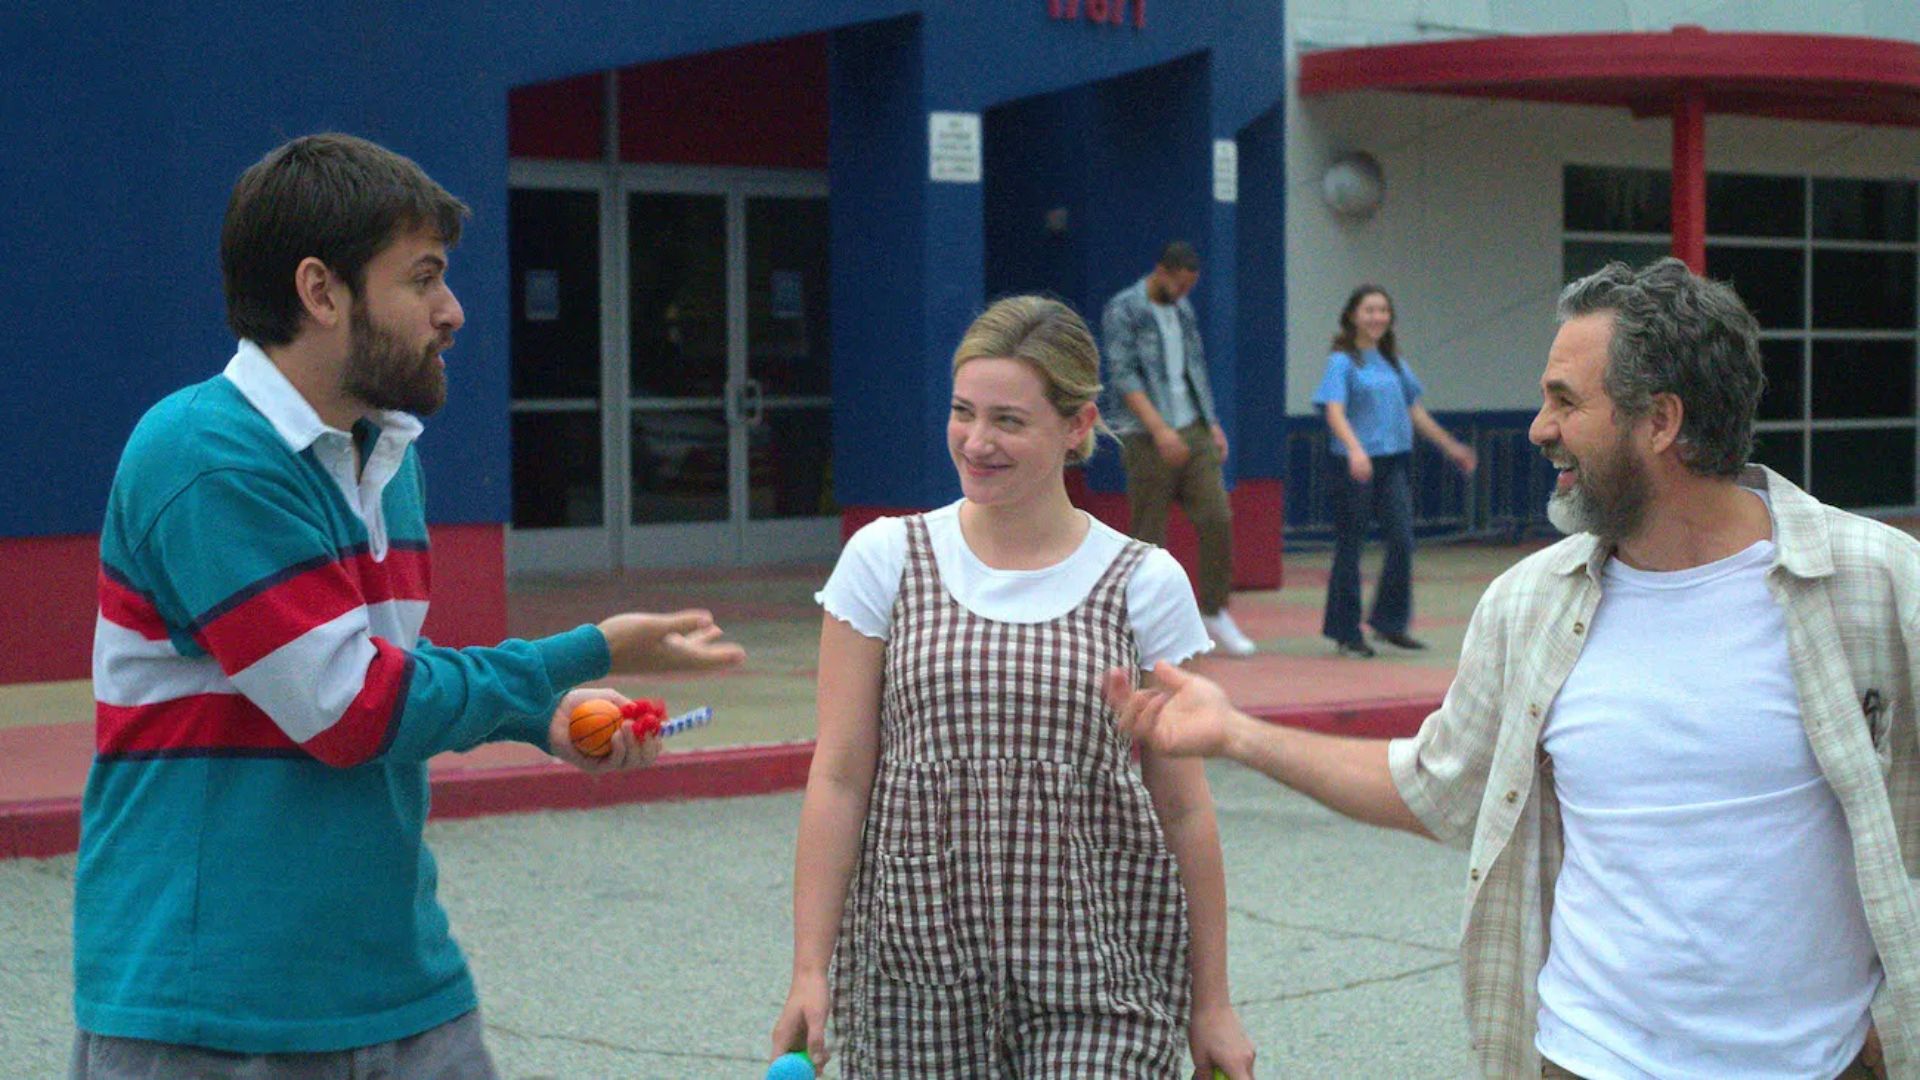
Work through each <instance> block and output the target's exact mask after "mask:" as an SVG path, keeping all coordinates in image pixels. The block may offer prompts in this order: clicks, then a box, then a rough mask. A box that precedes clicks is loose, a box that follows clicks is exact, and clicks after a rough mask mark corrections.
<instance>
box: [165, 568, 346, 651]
mask: <svg viewBox="0 0 1920 1080" xmlns="http://www.w3.org/2000/svg"><path fill="white" fill-rule="evenodd" d="M351 558H352V557H351V556H349V559H351ZM364 606H366V598H365V597H364V596H362V595H361V592H360V575H359V574H358V572H357V568H355V567H353V566H352V565H351V563H350V562H332V563H328V564H326V565H325V566H318V567H315V568H313V569H312V570H308V571H306V572H305V573H302V574H296V575H294V576H293V577H290V578H288V579H287V580H285V581H282V582H279V583H278V584H275V585H273V586H271V587H269V588H267V589H264V590H262V591H261V592H260V593H258V594H256V595H254V596H250V597H248V598H247V599H246V600H244V601H242V602H240V603H239V604H237V605H235V606H234V607H233V608H231V609H230V610H228V611H225V612H222V613H221V614H220V616H219V617H218V618H216V619H214V620H213V621H212V622H209V623H207V624H205V625H204V626H202V627H201V628H200V632H199V634H198V637H199V640H200V644H201V646H202V647H203V648H205V649H206V650H207V651H208V652H209V653H212V654H213V657H214V659H216V660H218V661H220V669H221V670H222V671H225V672H226V673H227V674H228V675H233V674H235V673H237V672H241V671H245V670H246V669H247V668H249V667H252V666H253V665H254V664H255V663H256V662H258V661H259V660H260V659H261V658H262V657H264V656H267V655H268V654H270V653H272V652H273V651H274V650H276V649H278V648H280V647H281V646H283V645H285V644H287V643H288V642H290V641H293V640H295V639H297V638H299V637H300V636H301V635H302V634H305V633H307V632H308V631H310V630H312V629H313V628H314V627H316V626H322V625H324V624H326V623H330V622H332V621H333V620H335V619H337V618H339V617H340V616H342V615H345V614H346V613H348V612H350V611H353V610H354V609H356V608H360V607H364Z"/></svg>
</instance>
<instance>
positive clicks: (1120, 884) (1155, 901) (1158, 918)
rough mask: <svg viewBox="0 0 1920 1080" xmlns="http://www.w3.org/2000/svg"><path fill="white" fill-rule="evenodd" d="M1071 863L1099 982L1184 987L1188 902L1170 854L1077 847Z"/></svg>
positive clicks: (1114, 848) (1116, 985) (1145, 850)
mask: <svg viewBox="0 0 1920 1080" xmlns="http://www.w3.org/2000/svg"><path fill="white" fill-rule="evenodd" d="M1075 862H1076V863H1077V864H1078V868H1079V871H1080V874H1079V876H1080V879H1081V880H1080V888H1081V890H1082V895H1083V896H1084V897H1086V900H1087V903H1086V911H1087V913H1088V915H1089V917H1090V918H1089V925H1087V926H1086V927H1085V930H1086V932H1087V933H1088V936H1089V938H1090V941H1089V942H1088V943H1089V944H1090V945H1091V946H1092V952H1093V955H1094V959H1095V964H1096V967H1097V970H1099V971H1100V973H1101V976H1102V980H1103V981H1104V982H1105V983H1107V985H1108V986H1109V987H1113V988H1118V987H1133V986H1140V985H1142V984H1151V985H1153V986H1157V987H1162V988H1165V989H1169V990H1171V989H1177V988H1181V987H1184V986H1185V985H1186V980H1187V977H1188V974H1187V948H1188V938H1189V933H1188V929H1187V897H1186V891H1185V890H1184V889H1183V888H1182V887H1181V884H1180V870H1179V865H1178V864H1177V863H1176V862H1175V861H1174V858H1173V856H1172V854H1170V853H1169V852H1166V851H1163V850H1155V849H1151V848H1149V849H1137V848H1123V847H1080V848H1079V849H1078V850H1077V851H1076V852H1075Z"/></svg>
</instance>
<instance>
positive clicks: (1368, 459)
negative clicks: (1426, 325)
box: [1313, 285, 1475, 657]
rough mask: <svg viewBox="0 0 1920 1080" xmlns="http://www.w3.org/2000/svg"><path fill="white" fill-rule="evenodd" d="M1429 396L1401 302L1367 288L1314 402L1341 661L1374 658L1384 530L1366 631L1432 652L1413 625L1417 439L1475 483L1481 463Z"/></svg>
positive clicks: (1331, 621) (1331, 610)
mask: <svg viewBox="0 0 1920 1080" xmlns="http://www.w3.org/2000/svg"><path fill="white" fill-rule="evenodd" d="M1422 392H1423V387H1422V386H1421V385H1420V380H1419V378H1418V377H1417V376H1415V375H1414V373H1413V369H1411V368H1409V367H1408V366H1407V364H1406V362H1405V361H1404V360H1402V359H1401V357H1400V351H1399V345H1398V343H1397V342H1395V341H1394V337H1393V300H1392V298H1391V297H1389V296H1388V295H1387V291H1386V290H1385V289H1382V288H1381V287H1380V286H1378V285H1362V286H1360V287H1359V288H1357V289H1355V290H1353V293H1352V295H1350V296H1348V297H1347V303H1346V306H1345V307H1343V308H1341V309H1340V332H1339V333H1337V334H1335V335H1334V336H1333V355H1331V356H1329V357H1327V374H1326V377H1325V378H1323V379H1321V380H1320V389H1319V390H1318V391H1316V392H1315V393H1314V395H1313V403H1314V404H1315V405H1317V406H1319V407H1320V408H1321V409H1322V410H1323V411H1324V412H1325V413H1326V418H1327V429H1328V430H1329V431H1330V432H1331V434H1332V439H1331V442H1332V445H1331V447H1330V449H1331V450H1332V451H1333V453H1332V455H1331V456H1330V457H1329V458H1328V464H1329V466H1330V468H1329V469H1328V478H1327V480H1328V486H1329V488H1330V490H1331V494H1332V500H1333V527H1334V536H1335V539H1334V548H1333V569H1332V571H1331V572H1330V573H1329V575H1328V577H1327V609H1326V615H1325V617H1324V618H1323V619H1322V621H1321V625H1320V632H1321V633H1322V634H1325V635H1326V636H1327V637H1329V638H1331V639H1333V641H1334V644H1335V646H1336V647H1337V648H1338V649H1339V652H1340V655H1342V656H1352V657H1369V656H1372V655H1373V646H1371V645H1369V644H1367V639H1366V636H1365V635H1364V634H1362V633H1361V631H1360V549H1361V547H1362V545H1364V544H1365V543H1366V539H1367V531H1368V529H1369V527H1370V526H1371V525H1372V524H1373V523H1374V522H1376V521H1377V522H1378V523H1379V525H1380V535H1381V538H1382V540H1383V541H1384V542H1385V543H1386V546H1387V553H1386V560H1385V562H1384V563H1383V564H1382V565H1381V568H1380V581H1379V584H1378V585H1376V586H1375V588H1374V594H1373V610H1372V612H1371V614H1369V615H1368V616H1367V625H1369V626H1371V627H1372V628H1373V633H1374V636H1375V637H1376V638H1379V639H1380V640H1381V641H1385V642H1387V643H1388V644H1390V645H1396V646H1398V647H1400V648H1402V649H1424V648H1426V647H1427V646H1426V643H1425V642H1422V641H1420V640H1418V639H1416V638H1415V637H1413V635H1411V634H1409V633H1408V632H1407V631H1408V626H1409V624H1410V623H1411V621H1412V619H1413V492H1412V489H1411V487H1410V485H1409V481H1408V468H1409V466H1410V465H1411V463H1412V460H1413V436H1414V434H1415V433H1416V432H1417V433H1419V435H1420V436H1421V437H1422V438H1424V439H1426V440H1427V441H1428V442H1431V443H1433V445H1434V446H1436V447H1438V448H1439V449H1440V452H1441V453H1442V454H1445V455H1446V456H1447V460H1449V461H1451V462H1453V464H1454V465H1455V466H1456V467H1458V468H1459V469H1460V471H1461V472H1463V473H1467V474H1468V475H1471V474H1472V473H1473V469H1474V464H1475V460H1474V454H1473V451H1472V450H1471V449H1470V448H1468V447H1467V446H1465V445H1463V444H1462V443H1461V442H1460V441H1459V440H1457V439H1455V438H1454V437H1453V436H1452V435H1449V434H1448V433H1447V431H1446V429H1445V428H1442V427H1441V426H1440V425H1439V423H1437V422H1436V421H1435V420H1434V419H1433V417H1432V416H1431V415H1429V414H1428V412H1427V410H1426V408H1425V407H1424V406H1422V405H1421V404H1420V395H1421V394H1422Z"/></svg>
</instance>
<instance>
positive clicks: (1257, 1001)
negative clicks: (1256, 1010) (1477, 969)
mask: <svg viewBox="0 0 1920 1080" xmlns="http://www.w3.org/2000/svg"><path fill="white" fill-rule="evenodd" d="M1455 964H1456V961H1453V960H1448V961H1446V962H1445V963H1441V964H1428V965H1427V966H1425V967H1417V968H1414V969H1412V970H1411V971H1401V972H1396V973H1394V974H1392V975H1374V976H1371V977H1369V978H1365V979H1355V980H1353V981H1352V982H1347V983H1341V984H1340V985H1339V986H1323V987H1319V988H1317V989H1313V990H1299V991H1295V992H1294V993H1291V994H1275V995H1273V996H1272V997H1258V998H1242V999H1240V1000H1237V1001H1235V1002H1234V1003H1233V1004H1234V1007H1235V1008H1239V1007H1241V1006H1245V1005H1273V1004H1276V1003H1278V1002H1282V1001H1300V1000H1302V999H1305V998H1311V997H1320V996H1322V995H1325V994H1338V993H1340V992H1342V991H1345V990H1357V989H1359V988H1360V987H1362V986H1374V985H1378V984H1380V983H1390V982H1399V981H1400V980H1401V979H1411V978H1414V977H1415V976H1419V975H1426V974H1430V973H1432V972H1435V971H1439V970H1441V969H1442V968H1450V967H1453V966H1455Z"/></svg>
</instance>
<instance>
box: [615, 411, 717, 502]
mask: <svg viewBox="0 0 1920 1080" xmlns="http://www.w3.org/2000/svg"><path fill="white" fill-rule="evenodd" d="M729 513H730V509H729V507H728V505H727V420H726V417H725V416H724V415H723V414H722V413H721V412H720V410H718V409H676V410H670V411H669V410H651V409H649V410H643V411H636V412H634V414H633V523H634V524H635V525H659V524H663V523H665V522H670V521H725V520H727V516H728V514H729Z"/></svg>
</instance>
